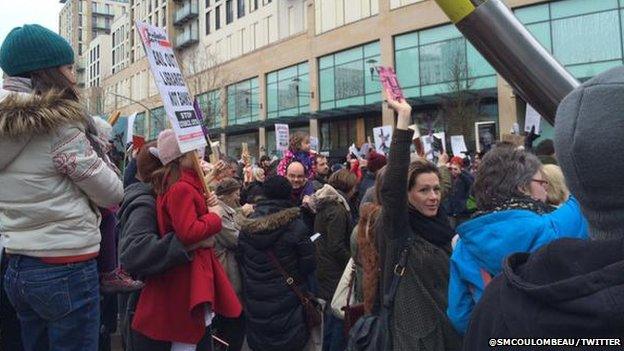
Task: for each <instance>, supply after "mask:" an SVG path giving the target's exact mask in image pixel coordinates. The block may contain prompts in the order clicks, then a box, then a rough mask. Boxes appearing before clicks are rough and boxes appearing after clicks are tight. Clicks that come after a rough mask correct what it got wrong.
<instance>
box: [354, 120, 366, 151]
mask: <svg viewBox="0 0 624 351" xmlns="http://www.w3.org/2000/svg"><path fill="white" fill-rule="evenodd" d="M365 142H366V121H365V120H364V117H358V119H357V120H356V121H355V145H357V146H358V147H359V146H360V145H362V144H364V143H365Z"/></svg>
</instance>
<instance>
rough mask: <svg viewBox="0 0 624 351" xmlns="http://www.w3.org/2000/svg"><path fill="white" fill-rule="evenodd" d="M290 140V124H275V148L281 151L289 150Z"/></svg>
mask: <svg viewBox="0 0 624 351" xmlns="http://www.w3.org/2000/svg"><path fill="white" fill-rule="evenodd" d="M289 142H290V131H289V129H288V124H276V125H275V148H276V149H277V150H280V151H286V150H288V143H289Z"/></svg>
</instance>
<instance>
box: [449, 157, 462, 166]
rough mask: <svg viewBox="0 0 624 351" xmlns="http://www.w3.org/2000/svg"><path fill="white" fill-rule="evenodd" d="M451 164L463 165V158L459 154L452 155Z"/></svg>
mask: <svg viewBox="0 0 624 351" xmlns="http://www.w3.org/2000/svg"><path fill="white" fill-rule="evenodd" d="M451 164H452V165H458V166H459V167H464V159H463V158H461V157H459V156H453V158H451Z"/></svg>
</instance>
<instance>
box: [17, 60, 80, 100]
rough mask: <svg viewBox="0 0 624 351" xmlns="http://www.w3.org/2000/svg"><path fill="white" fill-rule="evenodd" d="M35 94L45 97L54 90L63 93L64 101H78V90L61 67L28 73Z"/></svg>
mask: <svg viewBox="0 0 624 351" xmlns="http://www.w3.org/2000/svg"><path fill="white" fill-rule="evenodd" d="M28 75H29V76H30V81H31V84H32V87H33V90H34V92H35V94H37V95H44V94H46V93H48V92H50V91H52V90H55V91H59V92H61V96H62V97H63V98H64V99H68V100H73V101H78V99H79V95H78V90H76V87H75V85H74V84H72V82H70V81H69V79H67V77H65V75H64V74H63V73H62V72H61V70H60V68H59V67H52V68H45V69H41V70H38V71H33V72H30V73H28Z"/></svg>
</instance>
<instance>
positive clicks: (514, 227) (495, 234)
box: [447, 197, 588, 334]
mask: <svg viewBox="0 0 624 351" xmlns="http://www.w3.org/2000/svg"><path fill="white" fill-rule="evenodd" d="M457 232H458V234H459V236H460V240H459V241H458V243H457V245H456V246H455V249H454V250H453V254H452V255H451V276H450V282H449V299H448V309H447V314H448V317H449V319H450V320H451V322H452V323H453V325H454V326H455V329H457V330H458V331H459V332H460V333H462V334H463V333H465V332H466V329H467V328H468V322H469V321H470V314H471V312H472V310H473V308H474V306H475V305H476V303H477V302H478V301H479V299H480V298H481V294H482V293H483V290H484V289H485V285H486V284H487V281H488V279H489V278H490V277H493V276H495V275H497V274H499V273H500V272H501V269H502V267H501V266H502V263H503V259H504V258H505V257H506V256H508V255H510V254H512V253H515V252H533V251H536V250H537V249H539V248H540V247H542V246H543V245H545V244H547V243H549V242H551V241H553V240H556V239H559V238H562V237H571V238H587V236H588V227H587V221H586V219H585V217H584V216H583V214H582V213H581V208H580V205H579V203H578V201H577V200H576V199H575V198H573V197H570V199H569V200H568V201H567V202H566V203H565V204H563V205H562V206H561V207H560V208H558V209H557V210H555V211H554V212H551V213H549V214H545V215H539V214H536V213H535V212H532V211H528V210H507V211H501V212H494V213H490V214H487V215H483V216H480V217H477V218H475V219H473V220H470V221H468V222H466V223H464V224H462V225H460V226H459V227H458V228H457Z"/></svg>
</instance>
